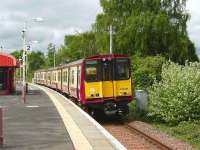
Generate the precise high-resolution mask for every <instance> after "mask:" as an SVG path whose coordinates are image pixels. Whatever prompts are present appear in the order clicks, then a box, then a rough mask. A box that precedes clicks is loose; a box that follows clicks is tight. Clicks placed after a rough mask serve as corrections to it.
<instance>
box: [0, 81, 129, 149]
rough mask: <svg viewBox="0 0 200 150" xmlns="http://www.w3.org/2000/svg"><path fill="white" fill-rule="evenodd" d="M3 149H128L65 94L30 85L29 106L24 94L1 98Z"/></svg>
mask: <svg viewBox="0 0 200 150" xmlns="http://www.w3.org/2000/svg"><path fill="white" fill-rule="evenodd" d="M0 106H1V107H3V139H4V141H3V146H1V147H0V149H6V150H27V149H30V150H75V149H77V150H92V149H94V150H104V149H105V150H114V149H120V150H121V149H125V147H124V146H123V145H121V144H120V143H119V142H118V141H117V140H116V139H115V138H114V137H113V136H112V135H110V134H109V133H108V132H107V131H106V130H105V129H104V128H103V127H101V126H100V125H99V124H98V123H97V122H96V121H95V120H94V119H92V118H91V117H90V116H89V115H88V114H86V113H85V112H84V111H83V110H81V109H80V108H79V107H78V106H76V105H75V104H74V103H72V102H71V101H70V100H68V99H67V98H66V97H64V96H63V95H61V94H59V93H57V92H55V91H53V90H51V89H49V88H46V87H42V86H38V85H29V93H28V95H27V101H26V104H23V102H22V101H21V95H20V94H19V93H18V94H14V95H9V96H0Z"/></svg>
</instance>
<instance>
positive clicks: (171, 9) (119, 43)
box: [94, 0, 198, 63]
mask: <svg viewBox="0 0 200 150" xmlns="http://www.w3.org/2000/svg"><path fill="white" fill-rule="evenodd" d="M100 3H101V6H102V8H103V13H101V14H99V15H98V16H97V18H96V23H95V24H94V31H95V32H96V41H97V48H98V49H104V48H106V49H107V51H108V45H109V44H108V42H105V41H108V33H107V32H106V30H107V29H108V27H109V26H110V25H113V27H114V29H115V34H114V45H115V47H114V49H115V51H114V52H116V53H126V54H130V55H133V54H137V55H140V56H149V55H157V54H161V55H164V56H165V57H166V58H167V59H171V60H173V61H175V62H179V63H184V61H185V60H190V61H196V60H198V58H197V55H196V53H195V47H194V46H192V45H193V44H192V43H191V41H190V40H189V37H188V33H187V21H188V20H189V14H188V13H187V12H186V0H181V1H177V0H137V1H136V0H109V1H108V0H100ZM98 43H101V44H98Z"/></svg>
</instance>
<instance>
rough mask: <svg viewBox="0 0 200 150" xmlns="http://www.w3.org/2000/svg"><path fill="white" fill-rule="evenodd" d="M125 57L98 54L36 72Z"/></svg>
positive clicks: (124, 56)
mask: <svg viewBox="0 0 200 150" xmlns="http://www.w3.org/2000/svg"><path fill="white" fill-rule="evenodd" d="M127 57H128V55H123V54H99V55H95V56H90V57H86V58H84V59H79V60H76V61H72V62H69V63H66V64H63V65H60V66H57V67H55V68H53V67H52V68H48V69H40V70H37V71H36V72H48V71H54V70H57V69H62V68H65V67H69V66H74V65H78V64H81V63H83V62H84V61H85V60H90V59H102V58H111V59H112V58H127Z"/></svg>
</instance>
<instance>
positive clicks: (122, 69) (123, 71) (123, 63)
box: [115, 59, 130, 80]
mask: <svg viewBox="0 0 200 150" xmlns="http://www.w3.org/2000/svg"><path fill="white" fill-rule="evenodd" d="M129 78H130V61H129V59H116V60H115V79H116V80H128V79H129Z"/></svg>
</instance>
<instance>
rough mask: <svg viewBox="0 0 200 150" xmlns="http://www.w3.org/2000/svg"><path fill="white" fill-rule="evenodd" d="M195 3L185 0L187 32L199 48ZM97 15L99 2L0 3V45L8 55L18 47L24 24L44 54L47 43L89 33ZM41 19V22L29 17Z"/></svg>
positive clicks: (32, 0) (197, 3) (199, 23)
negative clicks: (188, 18) (189, 16)
mask: <svg viewBox="0 0 200 150" xmlns="http://www.w3.org/2000/svg"><path fill="white" fill-rule="evenodd" d="M199 6H200V1H199V0H189V1H188V4H187V9H188V11H189V12H190V13H191V20H190V22H189V23H188V27H189V28H188V31H189V35H190V37H191V39H192V41H194V42H195V44H196V46H197V47H198V48H200V38H199V35H200V19H199V18H200V9H199V8H198V7H199ZM99 12H101V8H100V5H99V0H15V1H14V0H1V5H0V46H1V45H2V46H3V47H4V51H7V52H10V51H12V50H14V49H20V48H21V47H22V38H21V31H22V29H23V25H24V22H27V27H28V31H27V37H28V39H29V41H34V40H37V41H38V42H39V43H37V44H33V49H35V50H43V51H46V49H47V45H48V43H50V42H52V43H55V44H56V46H57V47H59V46H60V45H61V44H62V43H63V37H64V35H66V34H74V33H77V32H83V31H86V30H89V29H90V27H91V24H92V23H94V21H95V16H96V14H97V13H99ZM35 17H42V18H43V19H44V21H43V22H34V21H33V20H32V18H35Z"/></svg>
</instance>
